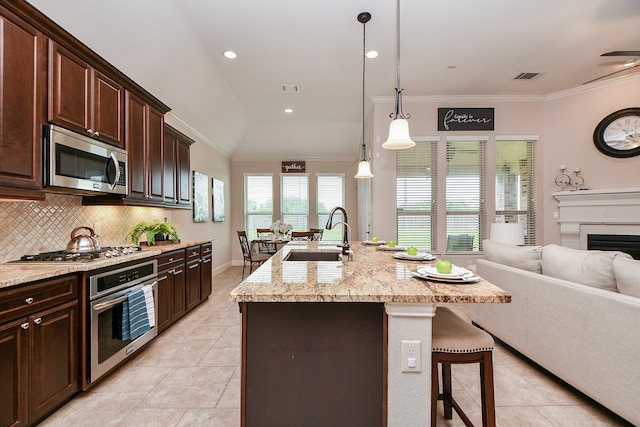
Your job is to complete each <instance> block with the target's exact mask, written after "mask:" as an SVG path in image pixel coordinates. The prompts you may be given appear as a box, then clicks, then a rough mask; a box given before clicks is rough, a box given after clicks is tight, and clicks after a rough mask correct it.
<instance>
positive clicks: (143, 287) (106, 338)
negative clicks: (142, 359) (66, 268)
mask: <svg viewBox="0 0 640 427" xmlns="http://www.w3.org/2000/svg"><path fill="white" fill-rule="evenodd" d="M157 273H158V267H157V262H156V261H155V260H149V261H143V262H140V263H136V264H132V265H128V266H126V267H120V268H117V269H113V270H108V271H103V272H100V273H97V274H95V275H91V276H89V283H88V285H89V313H90V314H89V316H88V317H89V342H90V345H89V358H90V367H91V368H90V369H91V370H90V375H89V380H90V382H94V381H95V380H97V379H98V378H100V377H101V376H102V375H104V374H106V373H107V372H109V371H110V370H111V369H113V368H114V367H115V366H116V365H118V364H119V363H120V362H122V361H123V360H124V359H126V358H127V357H128V356H130V355H132V354H133V353H134V352H135V351H136V350H138V349H140V348H141V347H142V346H143V345H145V344H146V343H148V342H149V341H151V340H152V339H153V338H154V337H156V336H157V335H158V327H157V326H158V322H157V318H156V316H155V313H156V312H157V309H158V301H157V295H158V293H157V287H158V281H157V277H158V276H157ZM141 291H142V292H141ZM142 294H144V296H146V297H147V298H146V299H145V300H144V301H146V306H145V307H140V306H137V307H135V308H134V307H133V305H132V304H133V299H134V296H135V298H137V299H136V302H137V301H138V300H139V298H140V297H141V295H142ZM149 295H151V296H152V298H151V299H149ZM133 311H136V313H137V314H141V313H144V314H146V316H147V317H146V318H147V320H148V324H147V325H145V326H146V327H145V328H143V329H141V330H138V333H140V331H144V333H141V334H140V335H139V336H136V334H134V333H133V331H129V330H128V328H129V325H128V324H127V326H126V327H125V324H124V323H123V322H125V323H126V321H125V320H123V319H127V316H128V315H130V316H131V317H133ZM143 323H144V322H143ZM129 332H131V333H129Z"/></svg>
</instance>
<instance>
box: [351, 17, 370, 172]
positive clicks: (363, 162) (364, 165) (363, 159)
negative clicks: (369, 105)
mask: <svg viewBox="0 0 640 427" xmlns="http://www.w3.org/2000/svg"><path fill="white" fill-rule="evenodd" d="M370 19H371V14H370V13H369V12H362V13H360V14H358V22H360V23H361V24H362V144H361V145H360V148H361V153H360V162H359V163H358V173H357V174H356V176H355V177H356V178H358V179H369V178H373V174H372V173H371V167H370V166H369V159H368V157H367V143H366V139H365V137H364V128H365V124H364V87H365V85H364V82H365V80H364V77H365V64H366V59H367V57H366V39H367V37H366V34H367V32H366V24H367V22H369V20H370Z"/></svg>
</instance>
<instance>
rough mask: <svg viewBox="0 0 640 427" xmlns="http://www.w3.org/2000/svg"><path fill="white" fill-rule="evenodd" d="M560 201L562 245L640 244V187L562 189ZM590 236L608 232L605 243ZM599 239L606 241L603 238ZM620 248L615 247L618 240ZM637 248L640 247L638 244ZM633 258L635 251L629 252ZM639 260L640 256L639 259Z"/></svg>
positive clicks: (558, 195)
mask: <svg viewBox="0 0 640 427" xmlns="http://www.w3.org/2000/svg"><path fill="white" fill-rule="evenodd" d="M553 197H554V198H555V199H556V200H558V202H559V204H558V209H559V218H558V223H559V224H560V238H561V244H562V246H566V247H569V248H574V249H605V250H623V251H625V249H627V252H628V250H629V245H632V246H633V245H636V246H637V245H640V243H639V242H638V241H639V240H640V188H620V189H610V190H577V191H560V192H557V193H554V194H553ZM589 235H606V236H608V237H606V238H604V240H605V241H606V242H605V243H603V242H599V243H596V245H600V246H606V248H604V247H595V246H594V243H593V241H594V240H597V239H598V238H597V237H591V240H592V243H591V248H590V247H589V240H590V239H589ZM600 240H603V239H602V238H601V239H600ZM616 240H617V241H618V243H619V247H616V245H615V241H616ZM633 249H634V250H640V249H639V248H638V247H635V248H633ZM630 255H632V256H633V257H634V258H636V256H635V255H634V254H630ZM636 259H638V258H636Z"/></svg>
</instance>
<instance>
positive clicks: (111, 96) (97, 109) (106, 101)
mask: <svg viewBox="0 0 640 427" xmlns="http://www.w3.org/2000/svg"><path fill="white" fill-rule="evenodd" d="M93 130H94V137H95V138H97V139H100V140H102V141H104V142H106V143H109V144H112V145H117V146H118V147H120V148H124V89H123V87H122V85H120V84H118V83H116V82H115V81H113V80H112V79H110V78H109V77H107V76H105V75H104V74H102V73H101V72H99V71H97V70H94V72H93Z"/></svg>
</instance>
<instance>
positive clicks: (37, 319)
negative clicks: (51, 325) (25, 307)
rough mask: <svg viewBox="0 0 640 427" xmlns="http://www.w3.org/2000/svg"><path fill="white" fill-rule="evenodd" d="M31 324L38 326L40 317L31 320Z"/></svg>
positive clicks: (40, 321)
mask: <svg viewBox="0 0 640 427" xmlns="http://www.w3.org/2000/svg"><path fill="white" fill-rule="evenodd" d="M33 323H35V324H36V325H39V324H40V323H42V317H36V318H35V319H33Z"/></svg>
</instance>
